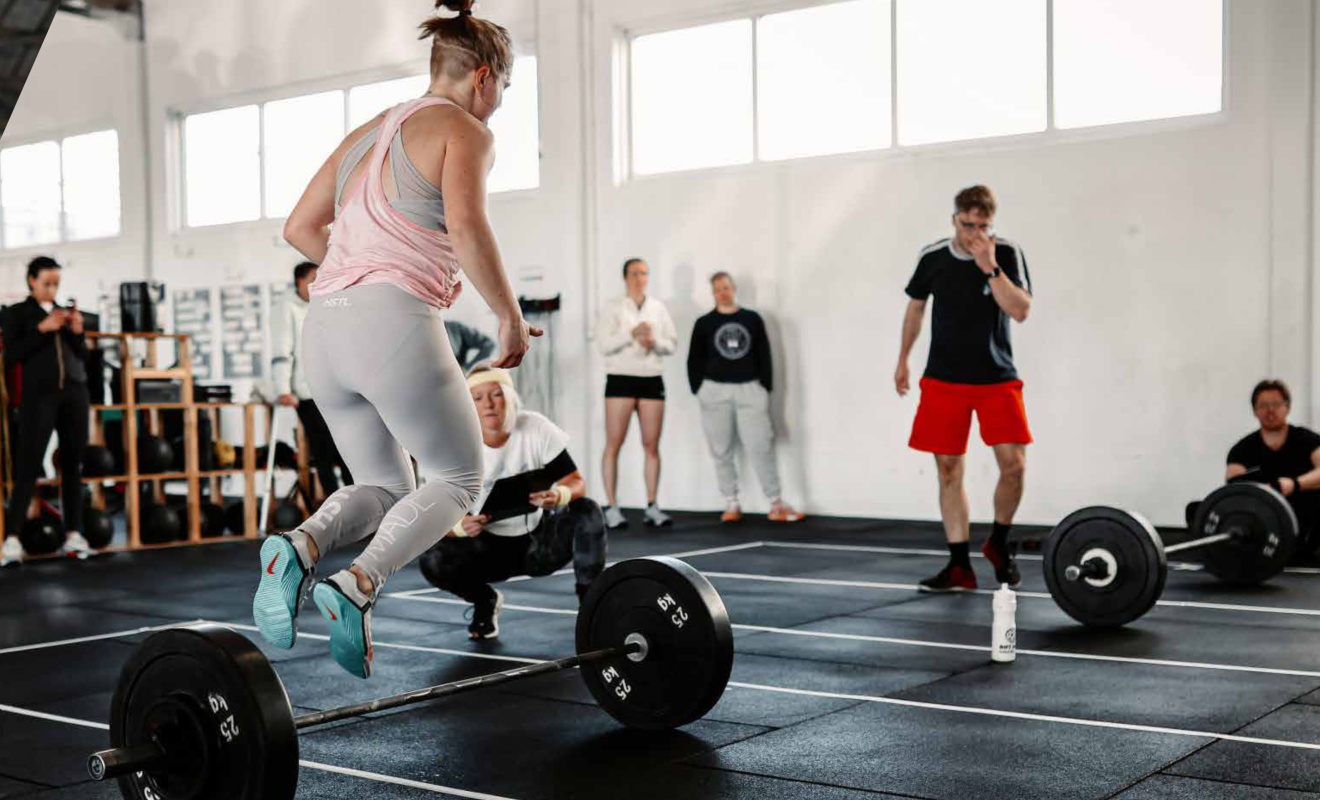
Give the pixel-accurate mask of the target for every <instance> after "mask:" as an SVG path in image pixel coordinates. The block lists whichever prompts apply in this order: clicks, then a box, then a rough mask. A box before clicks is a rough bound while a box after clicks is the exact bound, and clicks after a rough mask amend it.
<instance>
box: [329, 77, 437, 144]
mask: <svg viewBox="0 0 1320 800" xmlns="http://www.w3.org/2000/svg"><path fill="white" fill-rule="evenodd" d="M430 85H431V80H430V78H428V77H427V76H425V75H415V76H413V77H411V78H399V79H398V80H392V81H381V82H380V83H368V84H366V85H364V86H354V87H353V88H352V89H349V90H348V128H349V130H355V129H357V128H358V127H360V126H362V125H363V124H364V123H366V122H367V121H368V120H370V119H371V118H372V117H374V116H376V115H377V114H379V113H380V112H382V111H384V110H385V109H387V108H390V107H391V106H395V105H398V104H399V103H402V102H403V101H405V100H412V99H413V98H416V97H421V96H422V95H424V94H426V90H427V88H428V87H429V86H430Z"/></svg>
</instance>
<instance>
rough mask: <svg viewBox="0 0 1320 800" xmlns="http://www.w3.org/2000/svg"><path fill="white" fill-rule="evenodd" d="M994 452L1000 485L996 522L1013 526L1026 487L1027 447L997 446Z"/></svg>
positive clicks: (1018, 445)
mask: <svg viewBox="0 0 1320 800" xmlns="http://www.w3.org/2000/svg"><path fill="white" fill-rule="evenodd" d="M994 450H995V460H996V461H998V462H999V484H998V485H997V486H995V522H998V523H999V524H1001V525H1012V524H1013V517H1014V516H1015V515H1016V514H1017V510H1018V506H1019V505H1020V504H1021V503H1022V492H1023V490H1024V488H1025V487H1026V472H1027V446H1026V445H1025V444H997V445H995V447H994Z"/></svg>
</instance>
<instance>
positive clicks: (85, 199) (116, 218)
mask: <svg viewBox="0 0 1320 800" xmlns="http://www.w3.org/2000/svg"><path fill="white" fill-rule="evenodd" d="M62 155H63V174H64V230H65V236H66V238H67V239H68V240H69V241H81V240H83V239H99V238H103V237H108V236H118V235H119V231H120V197H119V134H118V133H116V132H115V131H100V132H98V133H89V134H86V135H84V136H71V137H69V138H68V139H65V140H64V146H63V148H62ZM0 174H3V173H2V172H0Z"/></svg>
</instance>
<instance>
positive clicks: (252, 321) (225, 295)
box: [220, 284, 265, 380]
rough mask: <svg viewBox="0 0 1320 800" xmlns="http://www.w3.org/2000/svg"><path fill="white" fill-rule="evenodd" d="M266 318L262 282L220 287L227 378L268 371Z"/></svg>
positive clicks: (223, 347) (221, 334) (222, 336)
mask: <svg viewBox="0 0 1320 800" xmlns="http://www.w3.org/2000/svg"><path fill="white" fill-rule="evenodd" d="M262 319H263V307H262V297H261V285H260V284H249V285H246V286H224V287H222V288H221V289H220V329H221V330H220V353H221V355H222V358H223V360H224V370H225V377H226V378H228V379H230V380H242V379H250V378H260V377H262V376H263V375H264V374H265V369H264V368H263V364H264V363H265V358H264V357H263V354H264V352H265V342H264V338H265V333H264V330H265V326H264V325H263V324H262Z"/></svg>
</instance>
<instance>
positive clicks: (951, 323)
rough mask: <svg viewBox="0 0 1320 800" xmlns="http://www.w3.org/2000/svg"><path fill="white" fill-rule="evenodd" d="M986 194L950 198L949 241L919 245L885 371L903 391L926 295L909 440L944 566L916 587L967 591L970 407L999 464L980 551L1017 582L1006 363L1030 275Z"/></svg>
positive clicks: (1014, 441)
mask: <svg viewBox="0 0 1320 800" xmlns="http://www.w3.org/2000/svg"><path fill="white" fill-rule="evenodd" d="M995 211H996V202H995V196H994V193H992V192H991V191H990V189H989V188H987V187H985V186H972V187H970V188H967V189H964V190H963V191H961V192H959V193H958V196H957V197H956V198H954V215H953V230H954V235H953V237H951V238H947V239H941V240H939V241H938V242H935V243H934V244H932V245H930V246H929V247H927V248H926V249H924V250H922V251H921V256H920V257H919V259H918V260H917V269H916V272H915V273H914V274H913V276H912V280H911V281H909V282H908V285H907V294H908V297H909V298H910V299H909V302H908V308H907V313H906V314H905V316H904V318H903V342H902V348H901V349H900V351H899V356H898V369H897V370H896V371H895V372H894V385H895V387H896V388H897V389H898V393H899V395H900V396H901V395H905V394H907V392H908V388H909V385H908V378H909V376H908V363H907V362H908V356H909V355H910V354H911V352H912V345H913V344H914V343H915V342H916V340H917V335H918V334H919V333H920V332H921V323H922V319H923V317H924V316H925V313H926V301H927V299H928V298H930V297H932V296H934V298H935V303H934V309H933V310H932V312H931V343H930V358H929V360H928V361H927V362H926V372H925V375H924V376H923V377H922V379H921V402H920V404H919V405H918V407H917V416H916V420H915V421H914V422H913V424H912V438H911V440H910V441H909V446H910V447H912V448H913V449H914V450H921V451H923V452H927V453H932V454H933V455H934V456H935V464H936V466H937V467H938V469H939V482H940V517H941V519H943V521H944V532H945V538H946V540H947V541H948V545H949V563H948V564H947V565H946V566H945V568H944V569H943V570H941V571H940V572H939V574H937V575H935V576H934V577H931V578H928V579H926V580H924V581H922V582H921V584H920V589H921V591H925V592H959V591H969V590H972V589H975V588H976V573H975V572H974V571H973V570H972V563H971V559H970V557H969V554H968V539H969V538H971V537H970V523H969V519H970V516H971V512H970V509H969V508H968V501H967V492H966V490H965V489H964V488H963V470H964V460H965V457H966V456H965V454H966V452H967V439H968V436H969V434H970V433H971V425H972V414H973V413H975V414H976V417H977V420H978V422H979V423H980V426H981V439H982V440H983V441H984V442H985V443H986V444H987V445H990V446H991V447H992V448H994V451H995V460H996V461H998V463H999V485H998V486H997V487H996V488H995V518H994V527H993V529H992V531H991V534H990V538H989V539H988V540H987V541H986V543H985V544H984V546H982V548H981V552H982V553H983V554H984V555H985V557H986V559H987V560H989V561H990V563H991V565H992V566H993V567H994V570H995V581H996V582H997V583H1004V584H1008V585H1010V586H1017V585H1018V584H1019V583H1021V581H1022V577H1021V575H1020V574H1019V572H1018V568H1017V564H1015V563H1014V562H1013V556H1012V554H1011V552H1010V551H1009V547H1008V534H1009V530H1010V527H1011V526H1012V524H1013V517H1014V515H1015V514H1016V513H1017V508H1018V505H1019V503H1021V502H1022V491H1023V486H1024V475H1025V471H1026V464H1027V445H1028V444H1030V443H1031V430H1030V428H1029V427H1028V425H1027V412H1026V407H1025V406H1024V404H1023V401H1022V381H1020V380H1018V375H1017V370H1016V369H1015V368H1014V366H1013V346H1012V344H1011V342H1010V341H1009V333H1008V323H1009V320H1010V319H1012V320H1016V321H1017V322H1022V321H1024V320H1026V318H1027V312H1028V311H1029V310H1030V309H1031V276H1030V275H1029V274H1028V273H1027V261H1026V258H1025V257H1024V256H1023V255H1022V248H1020V247H1018V246H1017V245H1016V244H1013V243H1012V242H1009V241H1007V240H1005V239H1000V238H998V237H997V236H996V235H995V231H994V227H993V226H994V217H995Z"/></svg>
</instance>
